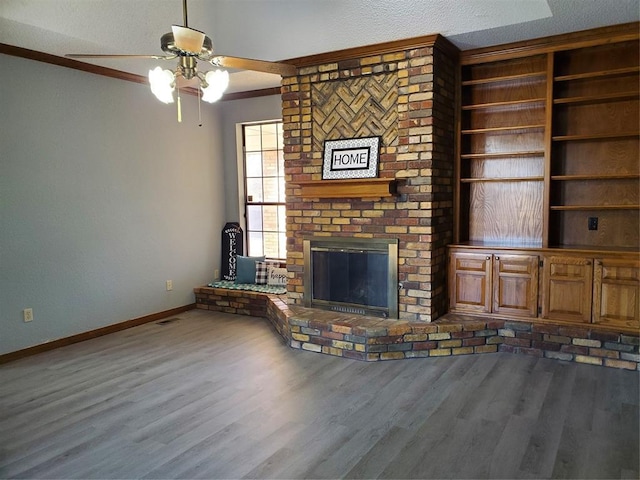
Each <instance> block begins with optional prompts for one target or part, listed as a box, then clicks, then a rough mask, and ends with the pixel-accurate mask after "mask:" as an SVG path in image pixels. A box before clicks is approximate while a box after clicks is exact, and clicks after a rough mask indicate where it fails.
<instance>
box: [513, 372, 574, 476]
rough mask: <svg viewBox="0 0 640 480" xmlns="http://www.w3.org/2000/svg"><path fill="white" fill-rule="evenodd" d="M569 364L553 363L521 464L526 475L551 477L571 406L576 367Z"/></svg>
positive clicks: (521, 469) (521, 468)
mask: <svg viewBox="0 0 640 480" xmlns="http://www.w3.org/2000/svg"><path fill="white" fill-rule="evenodd" d="M572 367H573V366H572V365H568V364H564V363H558V364H557V365H556V366H555V371H554V376H553V379H552V381H551V384H550V385H549V389H548V391H547V395H546V397H545V401H544V403H543V405H542V408H541V410H540V414H539V416H538V421H537V422H536V425H535V429H534V431H533V432H532V435H531V438H530V440H529V445H528V448H527V452H526V454H525V456H524V458H523V460H522V464H521V465H520V471H521V472H522V474H523V475H525V476H527V475H533V476H534V477H538V478H540V477H542V478H549V477H550V476H551V473H552V471H553V466H554V463H555V457H556V453H557V450H558V445H559V443H560V435H561V434H562V427H563V423H564V419H565V417H566V415H567V411H568V409H569V408H570V407H571V399H572V397H571V392H572V390H573V385H574V381H575V376H576V369H575V368H572Z"/></svg>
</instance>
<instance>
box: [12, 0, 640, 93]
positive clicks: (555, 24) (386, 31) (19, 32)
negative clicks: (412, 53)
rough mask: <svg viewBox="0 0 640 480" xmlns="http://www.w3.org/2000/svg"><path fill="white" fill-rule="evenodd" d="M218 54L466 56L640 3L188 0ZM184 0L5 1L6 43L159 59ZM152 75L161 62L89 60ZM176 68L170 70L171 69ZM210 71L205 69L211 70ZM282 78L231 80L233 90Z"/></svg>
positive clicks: (569, 28) (576, 26)
mask: <svg viewBox="0 0 640 480" xmlns="http://www.w3.org/2000/svg"><path fill="white" fill-rule="evenodd" d="M188 7H189V26H191V27H193V28H196V29H198V30H201V31H204V32H205V33H207V35H208V36H210V37H211V39H212V40H213V43H214V49H215V51H216V53H220V54H226V55H232V56H239V57H248V58H256V59H260V60H284V59H288V58H295V57H301V56H307V55H313V54H318V53H324V52H330V51H334V50H341V49H345V48H350V47H359V46H364V45H370V44H374V43H381V42H387V41H391V40H398V39H403V38H410V37H416V36H421V35H429V34H433V33H440V34H442V35H444V36H445V37H447V38H448V39H449V40H450V41H452V42H453V43H454V44H455V45H457V46H458V47H459V48H460V49H462V50H468V49H471V48H477V47H485V46H490V45H498V44H501V43H508V42H514V41H520V40H527V39H531V38H537V37H543V36H548V35H555V34H560V33H566V32H573V31H578V30H585V29H588V28H595V27H601V26H607V25H614V24H619V23H627V22H633V21H638V20H640V0H189V2H188ZM182 23H183V16H182V1H181V0H0V43H6V44H9V45H16V46H19V47H24V48H28V49H31V50H37V51H41V52H46V53H51V54H54V55H60V56H62V55H64V54H65V53H128V54H162V51H161V50H160V36H161V35H162V34H163V33H166V32H168V31H170V30H171V25H172V24H179V25H181V24H182ZM91 62H92V63H96V64H99V65H104V66H107V67H111V68H115V69H118V70H123V71H127V72H132V73H136V74H139V75H146V73H147V71H148V70H149V68H153V67H155V66H156V65H158V64H159V63H161V62H160V61H158V60H140V59H138V60H124V61H123V60H119V61H116V60H104V61H91ZM169 68H170V67H169ZM205 70H206V68H205ZM279 84H280V78H279V77H277V76H275V75H269V74H258V73H255V72H242V71H238V72H232V75H231V85H230V88H229V90H228V91H229V92H238V91H247V90H255V89H259V88H266V87H272V86H278V85H279Z"/></svg>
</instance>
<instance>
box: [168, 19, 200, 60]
mask: <svg viewBox="0 0 640 480" xmlns="http://www.w3.org/2000/svg"><path fill="white" fill-rule="evenodd" d="M171 31H172V32H173V39H174V42H175V46H176V47H178V48H179V49H180V50H182V51H184V52H188V53H191V54H194V55H197V54H199V53H200V51H201V50H202V45H203V44H204V39H205V34H204V33H202V32H200V31H198V30H194V29H193V28H189V27H181V26H180V25H172V26H171Z"/></svg>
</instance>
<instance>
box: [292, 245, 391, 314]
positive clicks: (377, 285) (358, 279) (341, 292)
mask: <svg viewBox="0 0 640 480" xmlns="http://www.w3.org/2000/svg"><path fill="white" fill-rule="evenodd" d="M303 254H304V304H305V306H308V307H317V308H325V309H329V310H334V311H339V312H345V313H357V314H361V315H375V316H379V317H385V318H398V240H397V239H369V238H367V239H363V238H341V237H331V238H324V237H310V238H306V239H304V241H303Z"/></svg>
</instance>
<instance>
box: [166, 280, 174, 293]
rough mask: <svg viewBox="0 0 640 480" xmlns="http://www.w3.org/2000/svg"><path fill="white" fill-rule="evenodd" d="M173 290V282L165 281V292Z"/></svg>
mask: <svg viewBox="0 0 640 480" xmlns="http://www.w3.org/2000/svg"><path fill="white" fill-rule="evenodd" d="M170 290H173V280H167V292H168V291H170Z"/></svg>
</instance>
